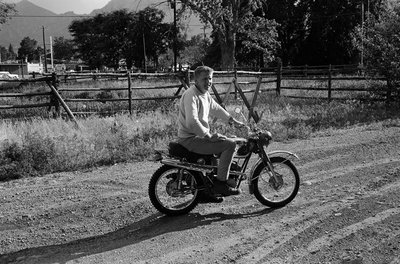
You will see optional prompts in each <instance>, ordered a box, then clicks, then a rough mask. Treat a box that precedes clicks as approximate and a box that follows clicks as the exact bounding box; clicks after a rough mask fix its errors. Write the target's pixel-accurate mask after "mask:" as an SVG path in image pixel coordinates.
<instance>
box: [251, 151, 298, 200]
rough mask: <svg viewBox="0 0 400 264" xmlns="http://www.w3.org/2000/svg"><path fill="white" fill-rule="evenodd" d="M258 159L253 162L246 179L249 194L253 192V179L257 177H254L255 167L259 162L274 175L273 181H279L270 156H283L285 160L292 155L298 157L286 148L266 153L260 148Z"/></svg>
mask: <svg viewBox="0 0 400 264" xmlns="http://www.w3.org/2000/svg"><path fill="white" fill-rule="evenodd" d="M259 156H260V158H259V160H258V161H257V162H256V164H254V166H253V168H252V169H251V172H250V177H249V179H248V185H249V192H250V194H253V193H254V185H253V180H255V179H256V178H257V177H254V173H255V170H256V169H257V167H258V166H260V165H261V164H264V165H265V167H266V168H268V169H269V171H270V172H271V174H272V177H274V180H275V182H279V180H280V179H279V178H278V176H277V174H276V173H275V169H274V165H273V164H272V162H271V157H285V160H289V158H291V157H294V158H296V159H299V157H298V156H297V155H296V154H294V153H292V152H289V151H286V150H277V151H272V152H269V153H266V152H265V150H264V149H262V150H261V151H260V153H259Z"/></svg>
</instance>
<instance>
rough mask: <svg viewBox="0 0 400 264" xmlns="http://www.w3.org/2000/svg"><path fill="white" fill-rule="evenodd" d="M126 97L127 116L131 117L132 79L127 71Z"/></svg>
mask: <svg viewBox="0 0 400 264" xmlns="http://www.w3.org/2000/svg"><path fill="white" fill-rule="evenodd" d="M128 97H129V114H130V115H132V77H131V72H130V71H128Z"/></svg>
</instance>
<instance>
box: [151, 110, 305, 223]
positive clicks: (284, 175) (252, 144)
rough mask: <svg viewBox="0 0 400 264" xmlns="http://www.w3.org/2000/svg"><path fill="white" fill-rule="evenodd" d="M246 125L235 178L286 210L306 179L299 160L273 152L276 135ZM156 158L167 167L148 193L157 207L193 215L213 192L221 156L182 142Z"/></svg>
mask: <svg viewBox="0 0 400 264" xmlns="http://www.w3.org/2000/svg"><path fill="white" fill-rule="evenodd" d="M239 111H240V109H239V110H238V111H236V110H235V112H237V113H238V112H239ZM242 115H243V114H242ZM246 127H247V129H248V130H249V131H248V136H247V138H233V139H234V140H235V142H236V144H237V151H236V154H235V157H234V161H233V162H232V164H231V169H230V172H229V178H231V179H234V180H235V182H236V183H237V185H236V187H237V188H240V185H241V183H242V182H243V181H247V185H248V190H249V193H250V194H254V196H255V197H256V199H257V200H258V201H259V202H260V203H262V204H263V205H266V206H268V207H271V208H279V207H283V206H285V205H287V204H288V203H290V202H291V201H292V200H293V199H294V198H295V197H296V195H297V193H298V190H299V185H300V176H299V173H298V170H297V168H296V166H295V165H294V163H293V161H292V160H291V159H293V158H295V159H299V158H298V156H297V155H296V154H294V153H292V152H289V151H284V150H277V151H272V152H268V153H267V152H266V148H267V147H268V146H269V145H270V143H271V140H272V135H271V133H270V132H269V131H263V130H261V129H258V128H257V127H256V126H254V127H253V128H250V127H248V126H246ZM253 154H256V155H258V160H257V161H256V162H255V163H254V165H252V166H251V168H250V171H249V170H248V167H249V166H248V165H249V162H250V160H251V157H252V156H253ZM153 160H154V161H157V162H160V163H161V164H162V165H161V167H160V168H158V169H157V170H156V171H155V172H154V174H153V175H152V177H151V178H150V183H149V188H148V194H149V197H150V201H151V203H152V204H153V206H154V207H155V208H156V209H157V210H158V211H160V212H161V213H163V214H166V215H169V216H176V215H182V214H187V213H189V212H190V211H191V210H193V209H194V208H195V207H196V206H197V205H198V204H199V202H202V197H204V196H205V195H206V194H210V193H213V182H214V178H215V176H216V172H217V164H218V157H217V156H215V155H201V154H197V153H193V152H190V151H188V150H187V149H186V148H184V147H183V146H182V145H180V144H179V143H176V142H171V143H170V144H169V148H168V150H156V152H155V156H154V159H153ZM248 171H249V172H248ZM216 195H218V194H216Z"/></svg>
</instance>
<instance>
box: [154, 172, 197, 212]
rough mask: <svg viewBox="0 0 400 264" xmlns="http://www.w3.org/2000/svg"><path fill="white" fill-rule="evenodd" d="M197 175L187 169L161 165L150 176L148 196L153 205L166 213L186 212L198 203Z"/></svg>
mask: <svg viewBox="0 0 400 264" xmlns="http://www.w3.org/2000/svg"><path fill="white" fill-rule="evenodd" d="M196 178H197V177H196V176H195V175H193V174H191V173H189V172H188V171H183V173H182V169H178V168H174V167H171V166H167V165H163V166H162V167H161V168H159V169H158V170H157V171H156V172H155V173H154V174H153V176H152V177H151V179H150V184H149V197H150V201H151V203H152V204H153V205H154V207H155V208H156V209H157V210H159V211H160V212H161V213H164V214H166V215H171V216H174V215H182V214H187V213H188V212H190V211H191V210H192V209H193V208H195V207H196V205H197V204H198V194H199V190H198V189H197V186H198V179H196Z"/></svg>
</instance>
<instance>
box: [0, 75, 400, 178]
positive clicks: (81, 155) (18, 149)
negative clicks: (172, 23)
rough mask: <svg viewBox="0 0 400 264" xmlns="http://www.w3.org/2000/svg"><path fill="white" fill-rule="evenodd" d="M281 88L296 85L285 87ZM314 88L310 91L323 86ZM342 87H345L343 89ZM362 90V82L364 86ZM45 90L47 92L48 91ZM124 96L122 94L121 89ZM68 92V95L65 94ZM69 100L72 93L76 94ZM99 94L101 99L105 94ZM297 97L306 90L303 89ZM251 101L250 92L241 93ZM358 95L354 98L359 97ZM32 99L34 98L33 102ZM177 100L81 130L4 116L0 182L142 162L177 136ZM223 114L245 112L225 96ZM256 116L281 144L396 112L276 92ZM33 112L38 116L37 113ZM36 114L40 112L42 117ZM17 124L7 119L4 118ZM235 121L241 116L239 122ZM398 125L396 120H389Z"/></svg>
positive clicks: (88, 121)
mask: <svg viewBox="0 0 400 264" xmlns="http://www.w3.org/2000/svg"><path fill="white" fill-rule="evenodd" d="M231 80H232V79H231V78H228V77H225V78H220V79H215V80H214V81H215V82H216V83H217V84H216V87H217V89H218V91H219V92H220V93H221V92H225V91H226V90H227V89H228V87H229V84H218V83H221V82H228V83H229V82H230V81H231ZM240 81H241V83H243V84H241V85H240V86H241V87H242V89H243V90H249V89H253V90H254V84H246V82H252V83H254V82H256V81H257V79H256V78H251V77H248V78H245V79H241V80H240ZM99 83H100V81H92V82H76V83H75V84H70V83H66V84H63V83H62V82H61V83H60V86H59V88H60V90H61V89H63V88H71V87H76V86H78V87H83V86H84V87H87V88H91V87H99ZM101 83H102V85H105V86H106V87H108V88H110V87H111V88H114V89H115V88H121V87H123V86H124V85H126V82H121V81H115V80H114V81H108V82H101ZM165 84H167V85H171V84H179V83H178V82H177V80H161V82H160V80H148V79H147V80H138V82H137V83H135V86H137V87H146V86H148V87H157V85H160V86H161V85H165ZM285 85H293V83H292V84H290V83H289V84H288V83H286V84H285ZM296 85H298V86H301V85H303V86H304V85H307V86H309V85H310V82H309V81H307V82H305V83H301V82H296ZM320 85H321V84H320V83H318V82H315V83H314V86H318V87H320ZM342 85H343V84H342ZM346 85H347V86H349V87H359V85H360V84H359V83H353V84H351V83H346ZM362 85H365V84H362ZM272 88H273V84H271V83H267V84H263V86H262V87H261V90H268V89H272ZM47 89H48V88H47ZM16 90H20V91H21V90H23V91H27V90H29V91H31V92H32V91H36V92H43V91H45V90H46V88H45V87H42V86H35V85H31V86H24V87H22V88H16ZM133 90H134V92H133V93H134V97H136V98H140V97H157V96H166V95H169V96H170V95H172V94H173V93H175V92H176V90H177V89H176V88H175V89H158V90H155V89H151V90H142V89H138V90H135V89H133ZM124 92H125V91H124ZM68 93H70V94H68ZM68 93H63V97H64V98H71V97H74V98H82V97H86V98H99V97H101V96H104V94H105V93H107V94H108V95H107V96H108V97H107V98H121V97H122V98H123V97H125V96H126V94H123V92H122V91H118V90H117V91H110V92H108V91H107V92H104V91H103V92H85V93H84V95H83V94H82V93H76V92H74V93H72V92H68ZM73 94H74V95H73ZM102 94H103V95H102ZM299 94H300V95H304V92H302V91H300V92H299ZM246 95H247V97H248V99H249V100H250V101H251V99H252V96H253V94H252V93H247V94H246ZM357 96H359V95H356V97H357ZM33 100H36V99H33ZM177 102H178V99H169V100H161V101H159V100H147V101H134V107H133V109H134V112H133V113H132V115H129V114H128V113H126V111H125V112H120V113H118V114H113V115H111V114H108V115H106V116H98V115H92V116H89V117H85V118H79V119H78V123H79V124H80V129H77V128H76V126H75V125H74V123H72V122H70V121H68V120H66V119H64V118H62V119H60V118H58V119H53V118H49V113H47V110H46V109H35V110H19V109H18V110H7V111H4V110H3V111H2V114H3V120H2V122H1V123H0V142H1V146H0V148H1V156H0V180H9V179H16V178H23V177H30V176H38V175H44V174H48V173H54V172H60V171H74V170H82V169H87V168H92V167H96V166H101V165H112V164H115V163H119V162H132V161H142V160H144V159H146V158H148V157H149V156H150V155H151V153H152V152H153V149H154V148H159V147H165V146H166V145H167V144H168V142H169V141H171V140H173V139H174V138H175V136H176V134H177V123H176V120H177ZM126 104H127V103H126V102H118V101H117V102H114V101H111V102H101V101H100V102H99V101H93V102H83V103H82V102H76V103H69V105H70V108H71V110H73V111H75V112H81V111H82V110H83V109H86V110H88V109H91V110H97V111H99V112H107V109H108V110H110V109H111V108H114V110H116V109H119V110H121V109H126ZM226 105H227V110H228V111H230V112H231V113H232V114H234V111H233V110H234V108H235V107H241V108H242V109H243V112H244V113H245V114H246V115H247V109H246V108H245V107H244V104H243V102H242V101H241V100H240V99H237V100H235V99H234V95H230V100H228V101H227V104H226ZM256 110H257V111H258V113H260V114H261V113H263V117H262V120H261V122H260V123H259V124H258V126H259V127H260V128H263V129H267V130H270V131H271V132H272V133H273V135H274V140H275V141H279V142H283V141H287V140H291V139H306V138H308V137H309V136H310V135H311V134H312V133H314V132H316V131H320V130H329V129H336V128H344V127H348V126H353V125H362V124H369V123H372V122H376V121H383V122H387V123H391V122H397V121H396V120H397V118H398V117H399V111H398V108H397V107H395V106H392V105H389V104H386V103H382V102H371V101H360V100H346V101H331V102H328V101H327V100H324V99H320V100H302V99H291V98H286V97H283V96H281V97H277V96H276V95H275V93H274V92H271V91H268V92H262V93H260V94H259V95H258V99H257V105H256ZM36 111H37V112H36ZM40 111H41V112H40ZM15 115H18V118H13V119H8V117H10V116H12V117H15ZM237 118H239V119H240V118H241V117H240V116H237ZM393 120H395V121H393ZM214 129H215V131H217V132H221V133H224V134H228V135H230V134H236V135H239V136H240V133H243V131H235V130H232V129H231V128H229V127H227V126H226V125H224V124H220V123H218V122H217V123H216V124H215V126H214Z"/></svg>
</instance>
